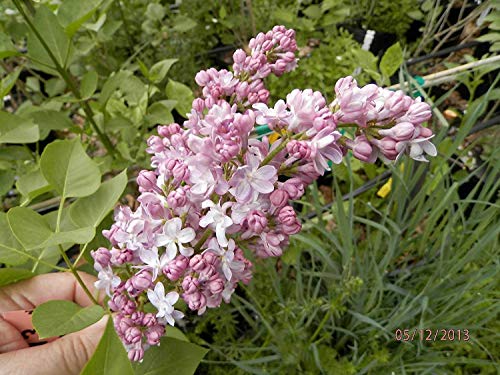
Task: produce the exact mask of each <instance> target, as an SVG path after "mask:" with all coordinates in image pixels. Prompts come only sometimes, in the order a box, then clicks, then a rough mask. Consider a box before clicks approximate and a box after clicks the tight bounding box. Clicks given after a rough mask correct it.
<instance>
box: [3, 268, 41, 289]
mask: <svg viewBox="0 0 500 375" xmlns="http://www.w3.org/2000/svg"><path fill="white" fill-rule="evenodd" d="M33 276H35V274H34V273H32V272H30V271H29V270H26V269H23V268H1V269H0V287H1V286H5V285H9V284H12V283H17V282H18V281H21V280H26V279H29V278H30V277H33Z"/></svg>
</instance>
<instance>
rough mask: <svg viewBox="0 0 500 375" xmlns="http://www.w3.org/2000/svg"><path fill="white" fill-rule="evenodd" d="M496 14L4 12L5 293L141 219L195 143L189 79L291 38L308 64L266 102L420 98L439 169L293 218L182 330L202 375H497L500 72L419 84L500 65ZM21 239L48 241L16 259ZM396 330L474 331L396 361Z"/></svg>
mask: <svg viewBox="0 0 500 375" xmlns="http://www.w3.org/2000/svg"><path fill="white" fill-rule="evenodd" d="M499 4H500V3H499V1H498V0H488V1H483V2H480V1H477V2H476V1H467V0H460V1H458V0H449V1H439V0H425V1H419V2H414V1H410V0H400V1H390V0H380V1H371V0H370V1H368V0H357V1H344V0H327V1H315V0H303V1H295V0H242V1H238V2H236V1H229V0H219V1H216V2H207V1H202V0H191V1H180V0H177V1H160V0H155V1H150V2H145V1H139V0H130V1H119V0H89V1H81V0H64V1H55V0H40V1H37V2H32V1H30V0H23V1H21V0H5V1H3V2H2V3H1V4H0V97H1V98H3V101H2V102H1V103H0V106H2V109H1V111H0V196H1V197H2V206H3V211H7V210H9V209H11V208H12V207H17V208H15V209H14V211H15V212H16V215H12V214H9V215H10V217H9V218H7V215H6V214H4V213H0V266H1V268H0V285H3V284H7V283H10V282H14V281H16V280H19V279H21V278H26V277H30V276H32V275H33V274H36V273H43V272H48V271H50V270H51V268H56V269H59V270H61V269H64V268H66V267H70V268H71V267H76V266H77V265H76V263H77V262H75V260H78V261H79V260H81V259H82V257H88V251H89V250H90V249H94V248H96V247H97V246H99V244H100V243H103V242H102V241H103V240H104V239H103V238H102V235H101V234H100V232H101V230H102V229H104V228H108V227H109V225H110V220H111V213H110V211H111V210H112V208H113V206H114V203H115V202H116V201H118V200H119V199H120V197H121V202H122V203H124V204H128V205H129V206H131V207H134V205H135V204H136V203H135V200H134V198H133V196H134V193H135V189H136V187H135V184H133V183H130V182H132V181H134V176H135V175H136V173H137V171H138V170H140V169H141V168H143V167H146V155H145V152H144V150H145V148H146V139H147V138H148V137H149V135H150V134H152V133H154V132H155V126H156V125H157V124H164V123H171V122H173V121H177V122H179V123H182V121H183V118H184V116H185V115H186V113H187V112H189V110H190V106H191V101H192V98H193V92H192V90H196V87H195V82H194V79H193V77H194V75H195V73H196V72H197V71H199V70H200V69H206V68H208V67H211V66H215V67H218V68H227V66H228V65H229V64H230V62H231V61H230V57H231V55H232V52H233V51H234V50H235V49H236V48H239V47H243V48H245V46H246V45H247V43H248V40H249V38H251V37H252V36H253V35H255V34H256V32H259V31H264V30H268V29H270V28H271V27H272V26H274V25H275V24H283V25H285V26H287V27H292V28H294V29H295V30H297V37H298V44H299V57H300V62H299V67H298V68H297V70H296V71H294V72H292V73H291V74H289V75H288V76H287V77H286V78H285V79H281V80H276V79H270V80H269V81H268V82H267V84H268V86H269V89H270V91H271V93H272V95H273V96H272V98H271V101H275V100H277V99H278V98H284V97H285V96H286V94H287V93H288V92H290V91H291V90H292V89H293V88H301V89H304V88H313V89H315V90H319V91H321V92H322V93H323V94H324V95H325V96H326V97H327V98H328V99H333V98H332V96H333V85H334V83H335V82H336V80H337V79H338V78H340V77H342V76H346V75H354V76H355V77H356V79H357V80H358V81H359V82H360V83H361V84H367V83H370V82H377V83H379V84H386V85H390V84H395V85H397V84H398V83H400V82H401V83H402V82H409V85H406V86H404V88H405V89H406V90H409V91H410V92H412V93H413V94H414V95H422V96H424V98H425V100H427V101H430V102H433V104H434V119H433V123H432V124H429V126H432V127H433V129H434V130H435V132H436V133H438V135H437V137H436V139H435V141H436V142H435V143H436V144H437V145H438V150H439V153H440V154H439V156H438V157H437V158H435V159H434V160H432V161H431V163H430V164H428V165H419V166H417V165H416V164H414V163H413V162H412V161H411V160H404V161H402V162H400V163H399V164H398V165H396V166H391V167H388V166H386V165H383V164H381V163H377V164H372V165H364V166H362V165H361V163H360V162H358V161H357V160H356V159H354V158H352V159H349V161H348V162H347V163H345V164H342V165H339V166H335V167H334V168H333V172H332V174H329V175H327V176H325V177H324V178H323V179H321V180H320V181H319V182H318V184H317V185H316V186H315V187H314V188H313V189H311V190H310V191H309V192H308V194H307V197H306V198H305V199H304V200H302V201H301V202H298V203H297V205H298V206H300V205H302V209H303V210H302V212H303V219H304V221H305V225H304V231H303V232H302V234H300V235H298V236H296V237H295V239H294V240H293V242H292V244H291V246H290V248H289V250H288V252H287V253H286V254H285V256H284V257H283V259H282V260H280V261H277V262H275V263H272V262H267V263H266V264H265V265H264V264H262V265H260V264H259V267H256V269H258V271H257V272H256V273H255V276H254V282H253V283H252V284H251V285H250V286H248V287H244V288H241V289H240V290H239V291H238V294H237V296H236V298H235V299H233V301H234V303H232V304H231V305H224V306H222V307H221V308H220V309H219V310H211V311H210V312H209V313H207V314H206V315H205V316H204V317H203V318H197V317H195V316H193V317H192V322H193V323H192V324H189V325H188V326H186V327H184V330H185V331H186V332H187V333H188V336H189V337H190V338H191V340H192V341H194V342H197V343H199V344H202V345H205V346H207V347H209V348H210V349H211V351H210V353H209V355H208V356H207V359H206V360H205V361H204V363H203V364H202V367H201V368H200V373H210V374H212V373H226V372H228V371H230V372H241V373H283V372H285V371H288V372H291V373H310V374H316V373H319V372H322V373H327V374H350V373H352V374H355V373H360V374H362V373H383V374H385V373H388V372H390V371H395V372H397V373H416V374H420V373H433V374H434V373H455V374H469V373H485V374H488V373H496V371H497V370H498V369H497V367H496V363H497V362H498V352H499V349H498V342H500V340H499V339H498V322H497V320H496V317H497V316H498V313H499V308H500V307H499V304H498V302H497V300H496V298H497V294H496V293H497V290H498V249H499V244H498V223H499V221H498V212H499V210H498V208H499V207H498V192H497V191H498V184H499V182H498V181H499V180H500V179H499V170H498V168H499V167H498V166H499V163H498V159H499V153H498V146H499V145H498V139H499V137H498V130H497V127H495V125H498V123H499V122H500V119H499V113H498V106H499V103H500V89H499V88H498V79H497V76H498V68H497V66H498V65H494V64H491V65H482V66H481V67H475V68H472V69H468V70H465V71H463V72H462V73H460V74H453V75H450V76H449V77H448V78H446V79H445V80H444V81H441V82H439V84H435V83H430V82H431V81H430V80H427V81H426V79H427V78H425V79H422V78H420V77H418V76H424V77H425V76H426V75H429V74H436V73H440V72H441V73H442V72H446V70H448V69H451V68H454V67H459V66H462V65H463V64H466V63H472V62H477V61H481V60H484V59H485V58H488V57H492V56H495V54H496V53H497V51H498V35H499V34H498V26H499V25H498V22H499V11H500V6H499ZM370 30H372V31H373V32H372V31H370ZM400 66H401V68H400ZM398 71H399V73H398ZM422 86H425V88H423V87H422ZM194 94H196V92H195V93H194ZM58 155H67V156H68V155H69V156H68V160H64V159H60V156H59V159H58ZM70 156H71V157H70ZM72 158H73V159H72ZM124 169H126V170H127V172H126V173H127V174H128V176H129V178H130V179H129V180H127V178H126V176H125V173H122V174H119V172H120V171H121V170H124ZM72 170H76V171H77V173H76V174H73V175H72V177H71V178H72V180H73V181H76V180H77V179H78V178H84V177H88V176H90V177H88V178H90V180H88V181H90V182H91V183H89V186H88V188H87V189H84V190H83V191H82V190H78V189H76V190H74V189H68V187H67V186H66V187H65V186H62V185H60V183H59V181H56V180H54V179H53V178H52V177H53V176H54V175H57V174H67V175H68V176H70V175H71V174H70V173H69V171H72ZM51 176H52V177H51ZM112 177H113V178H112ZM71 178H70V181H71ZM101 180H102V183H101ZM86 181H87V180H86ZM127 182H128V183H129V184H128V185H127ZM409 186H416V188H413V189H409V188H408V187H409ZM354 197H355V199H354ZM18 206H22V207H18ZM84 207H85V209H84ZM18 220H19V221H18ZM23 225H28V228H31V229H32V230H33V231H34V232H33V233H35V231H36V228H37V227H40V226H42V227H45V228H46V229H47V231H46V232H45V234H44V236H45V237H46V238H45V237H44V236H42V237H40V238H36V236H35V238H34V239H32V240H31V241H28V242H22V241H21V242H19V241H18V239H17V237H16V235H15V234H16V228H18V229H17V230H18V231H20V230H21V229H22V230H24V231H25V230H26V228H25V227H23ZM11 231H13V233H14V234H12V233H11ZM18 234H19V232H18ZM37 239H38V240H40V241H41V242H40V243H41V244H43V246H41V245H40V243H38V244H36V242H37V241H36V240H37ZM62 258H65V259H64V260H66V261H69V263H68V264H67V265H64V264H63V263H61V259H62ZM66 258H69V259H66ZM81 267H82V269H86V270H87V271H91V272H93V270H92V268H91V267H88V265H83V266H81ZM397 328H400V329H405V328H408V329H413V328H418V329H437V328H448V329H453V328H454V329H468V330H469V332H470V333H471V340H470V341H469V342H435V343H429V342H413V343H400V342H396V340H395V338H394V331H395V329H397Z"/></svg>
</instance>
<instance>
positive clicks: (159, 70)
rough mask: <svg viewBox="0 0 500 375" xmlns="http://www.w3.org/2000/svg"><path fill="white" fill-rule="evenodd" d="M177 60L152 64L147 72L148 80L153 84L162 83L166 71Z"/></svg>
mask: <svg viewBox="0 0 500 375" xmlns="http://www.w3.org/2000/svg"><path fill="white" fill-rule="evenodd" d="M177 61H178V60H177V59H165V60H162V61H159V62H157V63H156V64H154V65H153V66H152V67H151V69H150V70H149V75H148V79H149V80H150V81H151V82H154V83H160V82H161V81H163V79H164V78H165V76H166V75H167V73H168V71H169V70H170V68H171V67H172V65H174V64H175V63H176V62H177Z"/></svg>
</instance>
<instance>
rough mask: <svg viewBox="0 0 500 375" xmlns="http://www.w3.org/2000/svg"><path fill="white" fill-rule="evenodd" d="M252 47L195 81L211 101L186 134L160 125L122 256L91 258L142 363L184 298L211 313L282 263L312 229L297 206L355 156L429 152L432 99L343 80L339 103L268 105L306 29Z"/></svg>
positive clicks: (121, 212)
mask: <svg viewBox="0 0 500 375" xmlns="http://www.w3.org/2000/svg"><path fill="white" fill-rule="evenodd" d="M249 48H250V50H251V51H250V53H249V54H247V53H246V52H244V51H243V50H237V51H236V52H235V53H234V65H233V71H232V72H230V71H227V70H215V69H209V70H206V71H202V72H199V73H198V74H197V75H196V82H197V83H198V84H199V85H200V86H201V87H202V88H203V91H202V92H203V96H202V97H201V98H197V99H195V100H194V101H193V105H192V110H191V112H190V113H189V114H188V119H187V120H186V121H185V122H184V124H183V126H180V125H178V124H175V123H174V124H170V125H166V126H159V127H158V135H157V136H156V135H155V136H152V137H150V138H149V140H148V148H147V152H148V153H150V154H151V166H152V168H153V170H143V171H141V172H140V173H139V175H138V177H137V184H138V185H139V191H140V193H141V194H140V196H139V197H138V199H137V200H138V202H139V203H140V205H139V207H138V208H137V209H136V210H135V211H133V210H131V209H130V208H129V207H119V208H118V209H117V210H116V212H115V223H114V224H113V225H112V227H111V228H110V229H109V230H107V231H104V235H105V237H106V238H108V239H109V241H110V243H111V249H106V248H99V249H97V250H95V251H93V252H92V256H93V258H94V260H95V269H96V270H97V271H98V273H99V274H98V281H97V282H96V286H97V287H98V288H100V289H103V290H105V291H106V293H107V294H108V296H109V307H110V309H111V310H112V311H114V312H115V313H116V314H115V319H114V323H115V328H116V331H117V333H118V335H119V336H120V338H121V339H122V341H123V343H124V345H125V346H126V348H127V350H128V354H129V358H130V359H131V360H135V361H137V360H141V359H142V357H143V355H144V350H145V349H147V347H149V346H150V345H158V344H159V342H160V341H159V340H160V338H161V337H162V336H163V335H164V334H165V327H166V325H167V324H170V325H174V324H175V322H176V321H178V320H180V319H182V318H183V316H184V314H183V313H182V312H181V311H179V310H176V308H175V306H176V305H178V302H179V300H180V299H182V300H183V301H184V302H185V304H186V305H187V308H189V309H190V310H192V311H196V312H197V313H198V314H203V313H204V312H205V311H206V309H207V308H215V307H218V306H219V305H220V304H221V303H222V301H224V302H226V303H227V302H229V301H230V298H231V295H232V293H233V292H234V290H235V288H236V286H237V284H238V283H239V282H243V283H248V282H250V280H251V278H252V269H253V268H252V267H253V265H252V262H251V261H250V259H249V258H252V257H258V258H267V257H278V256H280V255H282V253H283V250H284V248H286V246H287V245H288V243H289V236H290V235H293V234H295V233H297V232H299V231H300V230H301V223H300V220H299V219H298V217H297V213H296V212H295V210H294V208H293V207H292V205H291V201H293V200H296V199H299V198H300V197H301V196H302V195H303V194H304V191H305V189H306V188H307V186H308V185H309V184H310V183H312V182H313V181H314V180H315V179H317V178H318V177H319V176H320V175H322V174H323V173H324V172H325V170H327V169H328V168H329V167H328V166H329V163H330V162H333V163H340V162H341V161H342V158H343V156H344V155H345V153H346V152H347V151H348V149H352V150H353V153H354V155H355V156H356V157H359V158H361V159H362V160H363V159H366V161H371V160H372V155H371V153H372V152H374V151H373V150H377V152H378V154H377V155H384V156H386V157H387V158H388V159H394V158H395V157H388V156H387V155H389V153H388V152H387V151H386V149H387V147H386V146H382V144H384V145H385V144H386V143H388V142H389V141H388V140H389V139H390V140H393V141H394V142H395V145H394V149H395V150H399V151H397V152H398V153H399V152H404V151H405V150H409V151H410V154H412V152H413V154H415V149H414V147H415V146H414V145H415V144H419V145H420V146H421V147H422V149H426V150H427V149H428V148H429V147H430V146H428V145H427V144H424V143H423V142H422V141H420V139H421V138H422V137H424V138H425V139H426V140H427V139H428V138H429V137H430V136H431V135H430V134H429V131H428V129H426V128H423V127H422V126H421V123H422V122H423V121H425V120H426V119H428V117H429V116H430V111H429V107H428V106H427V105H426V104H425V103H421V102H418V101H413V100H412V99H407V98H408V97H406V96H403V95H402V94H400V93H399V92H396V93H391V92H389V91H387V90H383V89H380V88H378V87H377V86H373V85H369V86H366V87H364V88H361V89H360V88H358V87H357V85H356V82H355V81H354V80H353V79H352V78H349V77H348V78H345V79H343V80H341V81H339V83H337V85H336V88H335V90H336V93H337V99H336V100H335V101H334V102H333V103H331V104H330V105H327V102H326V99H325V98H324V97H323V96H322V95H321V93H319V92H315V91H313V90H309V89H308V90H303V91H301V90H294V91H292V92H291V93H290V94H289V95H287V97H286V100H279V101H278V102H277V103H276V104H275V106H274V107H273V108H269V107H268V105H267V101H268V97H269V92H268V91H267V89H266V88H265V86H264V81H263V79H264V78H265V77H267V76H268V75H269V74H275V75H277V76H280V75H281V74H283V73H284V72H287V71H290V70H292V69H293V68H294V67H295V66H296V64H297V60H296V58H295V51H296V49H297V45H296V42H295V32H294V31H293V30H287V29H285V27H283V26H276V27H274V28H273V30H272V31H269V32H268V33H266V34H263V33H261V34H259V35H257V37H255V38H254V39H252V40H251V41H250V43H249ZM372 86H373V87H372ZM387 103H389V104H387ZM346 122H347V123H354V124H356V126H357V127H358V128H359V129H358V131H359V132H360V134H359V135H358V136H357V137H356V139H355V140H349V139H347V138H346V137H344V136H342V135H341V134H340V133H339V132H338V131H337V130H336V129H337V127H338V126H341V125H342V124H343V123H346ZM256 124H267V125H268V126H269V128H270V129H271V130H272V131H273V132H274V133H275V134H276V135H278V139H277V140H276V141H275V142H270V140H269V139H268V138H267V137H265V136H264V137H262V138H259V137H257V136H256V135H255V134H254V127H255V125H256ZM407 124H411V126H413V127H414V129H413V133H412V134H411V135H409V133H410V131H409V130H407V127H409V125H407ZM362 137H365V138H362ZM381 137H382V138H381ZM379 138H380V139H379ZM363 139H364V143H363ZM405 142H406V143H405ZM418 142H420V143H418ZM365 148H370V150H371V151H370V152H369V154H370V155H369V157H364V155H365V154H366V150H365ZM390 155H392V154H390ZM244 250H245V251H244ZM147 311H154V313H151V312H147Z"/></svg>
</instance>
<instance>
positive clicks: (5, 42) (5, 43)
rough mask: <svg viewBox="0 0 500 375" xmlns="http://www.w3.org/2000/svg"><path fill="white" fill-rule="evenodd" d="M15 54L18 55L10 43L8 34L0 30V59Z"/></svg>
mask: <svg viewBox="0 0 500 375" xmlns="http://www.w3.org/2000/svg"><path fill="white" fill-rule="evenodd" d="M17 55H19V52H18V51H17V49H16V47H14V45H13V44H12V40H11V38H10V36H9V35H6V34H4V33H2V32H0V60H1V59H5V58H6V57H11V56H17Z"/></svg>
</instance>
